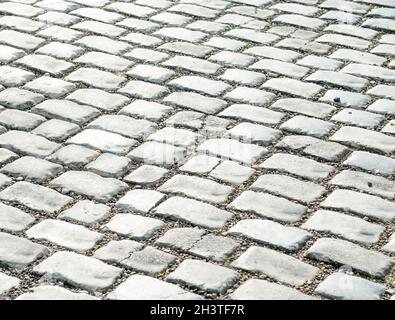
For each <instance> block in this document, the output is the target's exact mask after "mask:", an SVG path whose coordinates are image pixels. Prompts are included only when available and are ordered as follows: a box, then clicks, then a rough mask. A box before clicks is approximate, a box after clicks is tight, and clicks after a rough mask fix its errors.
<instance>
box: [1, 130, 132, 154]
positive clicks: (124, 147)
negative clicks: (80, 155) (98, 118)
mask: <svg viewBox="0 0 395 320" xmlns="http://www.w3.org/2000/svg"><path fill="white" fill-rule="evenodd" d="M0 141H1V140H0ZM66 143H68V144H76V145H81V146H83V147H87V148H92V149H96V150H100V151H103V152H110V153H115V154H118V155H125V154H127V153H128V152H129V150H130V149H131V148H132V147H133V146H134V145H135V144H136V143H137V141H136V140H133V139H129V138H125V137H123V136H121V135H119V134H117V133H112V132H108V131H104V130H97V129H85V130H83V131H81V132H80V133H77V134H76V135H75V136H73V137H71V138H69V139H68V140H67V141H66Z"/></svg>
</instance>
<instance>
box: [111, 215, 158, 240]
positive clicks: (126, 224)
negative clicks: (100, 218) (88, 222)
mask: <svg viewBox="0 0 395 320" xmlns="http://www.w3.org/2000/svg"><path fill="white" fill-rule="evenodd" d="M163 226H164V223H163V222H162V221H160V220H158V219H153V218H147V217H142V216H138V215H133V214H126V213H125V214H117V215H116V216H114V217H113V218H112V219H111V220H110V221H109V222H108V223H107V224H106V225H105V228H107V229H109V230H111V231H113V232H115V233H117V234H119V235H121V236H124V237H128V238H131V239H135V240H146V239H149V238H151V237H152V236H153V235H154V234H155V233H156V232H157V231H158V230H160V229H161V228H162V227H163Z"/></svg>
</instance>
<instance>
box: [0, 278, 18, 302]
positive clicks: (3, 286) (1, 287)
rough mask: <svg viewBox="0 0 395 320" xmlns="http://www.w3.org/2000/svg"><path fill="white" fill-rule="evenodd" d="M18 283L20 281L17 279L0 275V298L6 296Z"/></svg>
mask: <svg viewBox="0 0 395 320" xmlns="http://www.w3.org/2000/svg"><path fill="white" fill-rule="evenodd" d="M19 283H20V280H19V279H18V278H15V277H11V276H8V275H6V274H5V273H0V297H1V296H3V295H5V294H7V292H8V291H9V290H11V289H12V288H14V287H17V286H18V285H19Z"/></svg>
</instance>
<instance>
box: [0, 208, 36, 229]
mask: <svg viewBox="0 0 395 320" xmlns="http://www.w3.org/2000/svg"><path fill="white" fill-rule="evenodd" d="M34 220H35V219H34V218H33V217H32V216H31V215H30V214H28V213H26V212H24V211H22V210H20V209H18V208H14V207H11V206H7V205H5V204H2V203H0V229H2V230H5V231H11V232H18V231H22V230H24V229H26V228H27V227H28V226H29V225H31V224H32V223H33V222H34Z"/></svg>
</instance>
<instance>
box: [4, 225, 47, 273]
mask: <svg viewBox="0 0 395 320" xmlns="http://www.w3.org/2000/svg"><path fill="white" fill-rule="evenodd" d="M48 252H49V250H48V249H47V248H46V247H44V246H43V245H41V244H37V243H33V242H31V241H29V240H26V239H24V238H20V237H16V236H14V235H11V234H8V233H3V232H0V264H1V265H5V266H10V267H14V268H21V267H24V266H27V265H29V264H31V263H32V262H33V261H35V260H36V259H38V258H40V257H42V256H43V255H45V254H47V253H48Z"/></svg>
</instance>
